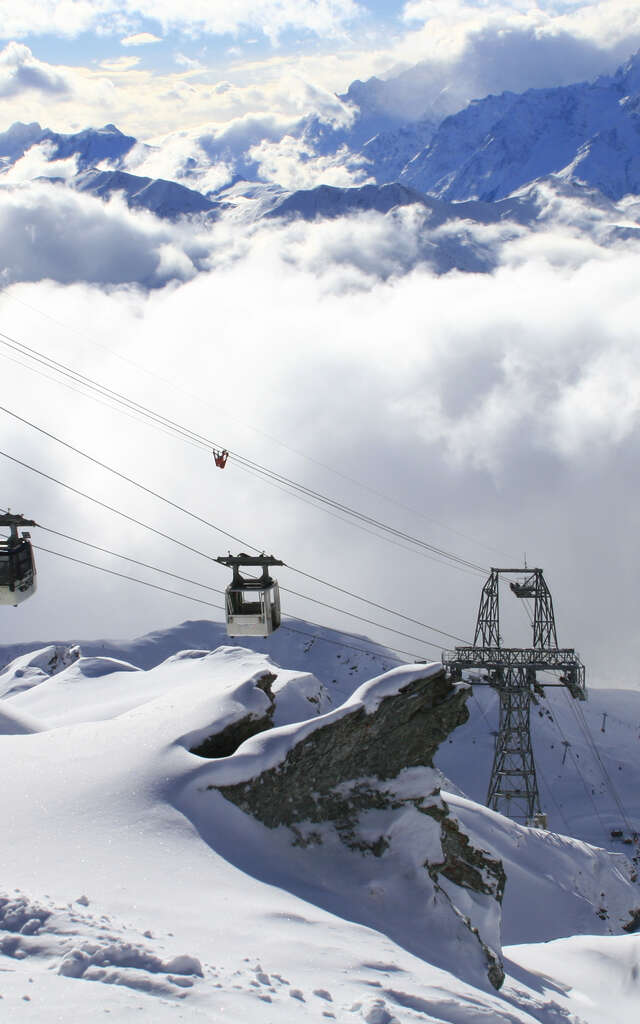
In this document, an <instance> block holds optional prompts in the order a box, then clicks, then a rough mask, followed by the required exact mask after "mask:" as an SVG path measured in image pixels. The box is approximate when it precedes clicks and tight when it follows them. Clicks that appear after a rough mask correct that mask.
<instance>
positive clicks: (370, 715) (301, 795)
mask: <svg viewBox="0 0 640 1024" xmlns="http://www.w3.org/2000/svg"><path fill="white" fill-rule="evenodd" d="M468 692H469V691H468V689H467V688H466V687H464V686H454V685H452V684H451V683H450V682H449V681H448V680H447V679H446V678H445V676H444V674H443V673H442V671H441V670H440V669H439V666H428V667H427V666H424V668H423V670H422V671H420V670H417V666H412V670H411V671H409V670H407V669H404V668H403V669H399V670H394V671H393V672H390V673H387V674H386V675H385V676H381V677H379V679H377V680H373V681H372V682H371V683H369V684H365V685H364V686H363V687H361V688H360V690H358V691H357V692H356V694H354V697H353V698H352V699H351V700H350V701H348V702H347V704H345V705H343V706H342V708H339V709H338V710H337V711H335V712H331V713H330V714H328V715H324V716H322V717H320V718H318V719H317V720H315V721H314V722H309V723H303V724H302V725H301V726H296V727H289V728H288V729H287V730H277V729H276V730H271V731H270V732H269V733H266V734H263V736H262V737H256V738H254V739H253V740H250V741H249V742H248V743H246V744H244V746H242V747H241V748H240V750H239V751H238V755H239V758H240V763H239V767H238V768H234V766H233V765H232V762H233V761H235V760H236V758H234V757H231V758H228V759H227V762H226V765H223V764H220V765H219V767H220V769H221V771H220V772H219V774H220V781H219V783H216V782H215V781H214V782H213V783H210V784H209V785H208V786H207V789H208V790H214V789H215V790H218V791H219V792H220V793H221V794H222V795H223V796H224V797H225V799H226V800H229V801H231V802H232V803H234V804H235V805H236V806H237V807H238V808H240V809H241V810H242V811H243V812H245V814H248V815H250V816H251V817H252V818H253V819H256V820H257V821H259V822H261V823H262V824H263V825H264V826H266V827H267V828H268V829H269V830H272V831H274V832H276V834H277V836H278V839H279V840H283V837H288V838H287V839H286V842H287V843H288V845H289V846H290V847H297V848H298V850H299V857H300V861H299V871H300V876H302V875H305V874H306V875H310V876H311V877H313V879H314V881H315V884H316V885H320V887H321V888H324V890H325V891H326V890H332V897H333V898H332V899H326V900H324V901H323V900H322V899H320V901H319V902H324V903H325V905H326V906H330V907H332V908H333V907H335V906H336V902H335V896H336V895H339V901H338V902H339V904H340V906H341V909H342V911H343V912H346V915H347V916H349V917H352V918H354V919H356V920H360V921H361V922H362V923H363V924H369V925H371V926H374V927H376V928H378V929H379V930H382V931H384V932H386V934H388V935H389V936H390V937H391V938H396V939H397V938H398V936H399V935H401V934H402V941H403V944H404V945H407V944H408V945H409V948H411V951H412V952H415V953H416V954H417V955H420V956H424V957H425V959H429V961H430V962H431V963H436V964H437V965H438V966H442V967H444V968H446V969H448V970H454V971H456V972H457V973H459V974H460V975H461V976H462V977H465V978H468V979H469V980H471V978H473V981H474V983H476V984H477V983H480V984H485V985H486V983H487V980H488V981H489V982H490V983H491V985H493V986H494V987H495V988H498V987H499V986H500V985H501V983H502V980H503V969H502V964H501V960H500V952H499V951H500V904H501V900H502V893H503V889H504V883H505V876H504V871H503V869H502V865H501V863H500V862H499V861H498V860H496V859H495V858H494V857H492V856H490V855H489V854H488V853H486V852H485V851H483V850H481V849H477V848H475V847H474V845H473V844H472V843H471V842H470V841H469V838H468V836H467V835H466V834H465V832H464V830H463V829H462V828H461V827H460V824H459V822H458V821H457V820H456V819H455V817H454V816H453V815H452V814H451V812H450V809H449V807H448V805H447V804H446V802H445V801H444V800H443V799H442V797H441V796H440V790H439V782H440V778H441V777H440V776H439V773H438V772H437V771H436V770H435V769H434V768H433V755H434V753H435V751H436V750H437V748H438V746H439V745H440V743H441V742H442V741H443V740H444V739H445V738H446V737H447V736H448V735H449V733H450V732H451V731H452V730H453V729H455V728H456V727H457V726H458V725H459V724H461V723H462V722H465V721H466V719H467V717H468V712H467V710H466V699H467V696H468ZM252 752H253V753H254V757H252V756H251V755H252ZM363 893H364V894H365V895H364V898H363ZM407 921H409V922H410V927H409V928H407ZM407 934H409V935H410V940H409V942H408V943H407Z"/></svg>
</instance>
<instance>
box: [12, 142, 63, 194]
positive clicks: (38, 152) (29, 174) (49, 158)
mask: <svg viewBox="0 0 640 1024" xmlns="http://www.w3.org/2000/svg"><path fill="white" fill-rule="evenodd" d="M77 171H78V158H77V156H75V155H74V156H70V157H66V158H65V159H62V160H57V159H55V146H54V145H53V143H51V142H42V143H40V144H39V145H35V146H31V147H30V149H28V150H27V151H26V153H25V154H24V156H22V157H20V159H19V160H16V162H15V163H14V164H12V165H11V166H10V167H9V168H8V169H7V170H6V171H4V172H3V173H2V176H1V177H0V184H2V185H9V184H10V185H15V184H19V183H20V182H28V181H32V180H33V179H34V178H38V177H43V178H59V179H61V180H62V181H70V180H71V179H72V178H73V177H74V175H75V174H77Z"/></svg>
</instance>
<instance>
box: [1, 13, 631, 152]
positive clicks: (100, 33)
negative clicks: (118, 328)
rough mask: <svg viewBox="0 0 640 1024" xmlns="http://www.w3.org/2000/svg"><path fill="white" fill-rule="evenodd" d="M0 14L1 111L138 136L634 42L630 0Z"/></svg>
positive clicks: (522, 74)
mask: <svg viewBox="0 0 640 1024" xmlns="http://www.w3.org/2000/svg"><path fill="white" fill-rule="evenodd" d="M0 13H1V15H2V17H1V19H0V26H1V27H0V31H2V32H3V35H4V41H5V44H6V45H5V49H4V51H3V52H2V54H0V125H1V124H2V123H4V124H5V125H8V124H9V123H11V121H12V120H14V119H15V118H20V119H21V120H24V121H27V120H39V121H41V122H43V121H44V122H46V123H47V124H48V125H49V126H51V127H56V128H58V129H60V130H62V129H70V128H78V127H85V126H86V125H87V124H94V125H97V124H101V123H105V122H106V121H109V120H110V121H114V122H116V123H117V124H118V126H119V127H121V128H122V129H123V130H126V131H133V132H134V133H135V134H137V135H141V136H143V137H148V136H150V135H154V134H157V133H162V132H164V131H168V130H172V129H175V128H178V127H181V128H184V127H187V126H190V125H195V124H198V123H201V122H203V121H220V120H227V119H228V118H230V117H234V116H238V115H240V114H243V113H247V112H248V111H255V110H270V111H271V112H272V113H283V114H291V113H300V111H301V110H303V109H308V108H313V106H314V103H317V102H319V95H320V94H321V93H322V91H323V90H328V91H330V92H331V91H338V92H340V91H342V90H344V89H346V88H347V87H348V85H349V83H350V82H351V81H352V80H354V79H356V78H361V79H364V78H367V77H369V76H370V75H372V74H383V75H384V74H386V73H388V72H389V71H390V70H391V69H396V70H397V69H399V68H401V67H404V66H407V65H411V64H414V63H416V62H417V61H421V60H429V61H431V62H432V63H433V64H434V65H435V66H438V67H441V68H442V73H443V80H442V86H443V88H447V83H449V84H450V82H451V79H452V78H455V77H456V76H459V75H464V76H465V79H468V80H469V84H470V89H471V92H472V93H473V92H474V89H473V81H474V78H477V80H478V89H479V91H478V95H484V93H485V92H486V91H487V89H486V88H485V84H486V83H485V81H484V80H485V79H486V78H487V74H488V72H489V79H491V73H490V72H491V70H492V69H493V70H497V72H498V75H497V83H496V87H497V88H504V87H509V88H518V86H519V85H521V86H522V87H527V86H528V85H531V84H538V83H539V82H540V81H541V79H543V80H544V84H556V83H557V82H560V81H571V80H575V79H579V78H583V77H590V76H592V75H595V74H598V73H599V72H601V71H604V70H608V69H613V67H615V65H616V64H617V63H619V61H620V60H622V59H624V58H625V57H627V56H628V55H629V54H630V53H631V52H632V51H634V50H636V49H637V48H638V47H639V46H640V7H639V6H638V4H637V2H636V0H597V2H596V0H540V2H538V3H532V2H531V0H510V2H509V0H505V2H495V0H410V2H406V3H401V2H398V0H229V2H225V3H222V2H220V3H219V2H217V0H193V2H191V3H189V4H184V3H183V2H182V0H66V2H64V3H61V2H59V0H30V2H29V3H24V4H16V3H14V2H13V0H0ZM503 73H504V75H506V78H507V80H508V85H507V86H502V85H501V84H500V75H501V74H503ZM483 90H484V91H483Z"/></svg>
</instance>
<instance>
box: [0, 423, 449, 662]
mask: <svg viewBox="0 0 640 1024" xmlns="http://www.w3.org/2000/svg"><path fill="white" fill-rule="evenodd" d="M0 410H2V411H3V412H7V413H8V414H9V415H10V416H12V417H14V418H15V419H17V420H19V421H20V422H22V423H25V424H26V425H27V426H30V427H33V428H34V429H35V430H37V431H38V432H39V433H42V434H44V435H45V436H46V437H49V438H51V439H52V440H54V441H57V442H58V443H59V444H61V445H63V446H64V447H65V448H68V449H69V450H70V451H73V452H74V453H76V454H78V455H81V456H82V457H83V458H86V459H88V460H89V461H90V462H93V463H94V464H96V465H98V466H99V467H100V468H102V469H105V470H107V471H108V472H111V473H114V474H115V475H116V476H118V477H119V478H120V479H123V480H125V481H127V483H130V484H133V485H134V486H135V487H139V488H140V489H141V490H143V491H144V492H146V493H147V494H151V495H152V496H153V497H155V498H157V499H158V500H160V501H163V502H165V503H166V504H167V505H169V506H170V507H172V508H174V509H177V510H178V511H180V512H183V513H184V514H185V515H188V516H190V517H191V518H193V519H195V520H196V521H197V522H200V523H202V524H203V525H205V526H208V527H210V528H211V529H213V530H216V531H217V532H218V533H222V534H223V535H224V536H225V537H227V538H230V539H231V540H235V541H236V542H237V543H239V544H241V545H243V547H245V548H247V547H248V548H250V549H251V550H252V551H256V552H258V548H256V547H255V546H254V545H253V544H249V543H248V542H247V541H244V540H241V539H240V538H239V537H236V536H234V535H233V534H231V533H228V532H227V531H226V530H223V529H222V528H221V527H218V526H215V525H214V524H213V523H210V522H209V521H208V520H206V519H204V518H203V517H202V516H199V515H197V513H195V512H192V511H190V510H189V509H186V508H184V507H183V506H181V505H178V504H177V503H176V502H173V501H171V500H170V499H169V498H166V497H164V496H163V495H161V494H159V493H158V492H157V491H153V490H151V489H150V488H148V487H146V486H145V485H144V484H141V483H139V482H137V481H135V480H133V479H132V477H129V476H126V475H125V474H124V473H120V472H119V471H118V470H116V469H113V468H112V467H111V466H107V465H106V463H104V462H101V461H100V460H99V459H95V458H94V457H93V456H91V455H88V454H87V453H86V452H83V451H81V450H80V449H79V448H76V447H74V445H71V444H69V443H68V442H66V441H63V440H61V439H60V438H58V437H56V436H55V434H51V433H50V432H49V431H47V430H44V428H42V427H38V426H36V425H35V424H33V423H30V421H29V420H26V419H24V418H23V417H22V416H18V414H17V413H15V412H12V411H11V410H9V409H6V408H5V407H4V406H1V405H0ZM0 454H2V455H5V456H6V457H8V458H13V457H12V456H9V455H8V454H7V453H6V452H1V451H0ZM13 461H14V462H18V463H19V464H20V465H23V466H26V468H28V469H32V468H33V467H31V466H27V464H26V463H24V462H21V461H20V460H19V459H13ZM37 472H39V473H40V474H41V475H42V476H45V477H48V479H51V480H54V479H55V478H53V477H50V476H49V475H48V474H46V473H42V472H41V471H39V470H38V471H37ZM55 482H56V483H60V481H58V480H55ZM63 486H67V487H68V485H63ZM69 489H70V490H74V488H69ZM76 493H82V492H76ZM83 497H89V495H86V494H83ZM102 504H103V507H105V508H109V510H110V511H114V509H113V508H112V507H111V506H107V505H106V504H104V503H102ZM119 514H122V515H124V513H119ZM125 518H128V517H126V516H125ZM154 532H159V531H154ZM164 536H166V535H164ZM191 550H194V549H191ZM197 553H199V554H200V553H201V552H197ZM287 568H289V569H291V570H292V571H293V572H296V573H298V574H299V575H301V576H304V577H305V578H307V579H310V580H313V581H314V582H316V583H320V584H322V585H324V586H327V587H330V588H331V589H333V590H337V591H338V592H339V593H343V594H345V595H347V596H348V597H353V598H355V599H356V600H360V601H363V602H364V603H365V604H370V605H372V606H374V607H378V608H380V609H381V610H383V611H386V612H390V613H391V614H394V615H396V616H398V617H399V618H402V619H406V620H407V621H412V622H414V623H416V624H419V625H421V626H422V627H423V628H425V629H430V630H432V631H433V632H436V633H439V634H441V635H442V636H447V637H450V638H451V639H454V640H460V639H461V638H460V637H457V636H455V635H454V634H451V633H448V632H447V631H445V630H441V629H439V628H437V627H435V626H431V625H429V624H428V623H423V622H420V623H418V620H416V619H410V618H409V616H405V615H403V614H402V613H400V612H395V611H393V610H392V609H390V608H385V607H384V606H382V605H379V604H377V602H374V601H370V600H369V599H368V598H364V597H362V596H361V595H359V594H355V593H353V592H352V591H348V590H346V589H344V588H343V587H339V586H337V585H336V584H333V583H330V582H329V581H328V580H322V579H320V577H317V576H313V575H312V574H310V573H307V572H304V570H302V569H298V568H297V567H295V566H291V565H287ZM462 642H463V643H466V641H464V640H463V641H462Z"/></svg>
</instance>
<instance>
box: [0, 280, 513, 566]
mask: <svg viewBox="0 0 640 1024" xmlns="http://www.w3.org/2000/svg"><path fill="white" fill-rule="evenodd" d="M4 297H5V298H7V297H8V298H11V299H13V300H14V301H16V302H22V304H23V305H25V306H26V307H27V308H29V309H33V310H35V311H36V312H38V313H40V314H41V315H42V316H46V317H47V318H48V319H50V320H52V321H53V322H54V323H57V324H59V326H61V327H65V325H64V324H61V323H60V321H58V320H55V318H54V317H51V316H50V315H49V314H47V313H44V312H43V311H42V310H38V309H37V307H35V306H30V305H29V303H25V302H23V300H21V299H18V298H17V297H16V296H13V295H11V296H7V295H6V293H5V296H4ZM69 329H71V330H73V328H68V327H65V330H69ZM74 333H76V334H78V336H79V337H83V338H85V335H84V334H82V335H81V334H80V332H78V331H74ZM2 337H4V338H6V339H10V340H11V341H12V342H13V343H14V344H17V345H21V346H22V347H23V348H25V349H29V346H27V345H24V343H23V342H18V341H17V339H15V338H11V337H10V335H7V334H4V333H3V332H2V331H0V338H2ZM94 343H95V344H97V345H98V346H99V347H100V348H102V349H103V350H105V351H106V352H109V353H110V354H111V355H114V356H116V358H118V359H121V360H122V361H123V362H125V363H128V364H129V365H131V366H135V367H136V368H137V369H139V370H142V371H143V372H144V373H146V374H147V375H148V376H151V377H153V378H155V379H156V380H159V381H161V382H162V383H164V384H167V385H168V386H169V387H171V388H173V389H174V390H177V391H180V392H182V394H184V395H186V396H187V397H188V398H191V399H195V400H196V401H198V402H200V403H201V404H202V405H203V406H204V407H205V408H209V404H208V403H207V402H204V401H203V400H202V399H201V398H200V397H199V396H198V395H194V394H193V392H189V391H187V390H186V389H185V388H182V387H180V386H178V385H176V383H175V381H171V380H169V379H168V378H166V377H162V376H161V375H160V374H157V373H154V372H153V371H152V370H149V369H148V368H147V367H145V366H143V365H142V364H140V363H137V362H135V361H134V360H132V359H129V358H127V357H126V356H123V355H122V354H121V353H118V352H115V351H114V350H113V349H111V348H109V347H108V346H106V345H102V344H101V343H100V342H94ZM31 351H32V352H38V350H37V349H31ZM39 354H40V355H43V353H39ZM45 358H47V357H45ZM58 365H60V366H63V364H61V363H60V364H58ZM87 379H88V378H87ZM226 415H229V414H228V413H226ZM231 418H233V417H231ZM236 422H238V421H236ZM243 422H244V421H243ZM244 425H245V426H249V428H250V429H251V430H253V431H254V433H258V434H260V435H261V436H263V437H266V438H268V439H269V440H271V441H275V443H276V444H278V445H280V446H281V447H283V448H284V449H285V450H287V451H290V452H292V453H293V454H294V455H297V456H299V457H300V458H303V459H306V460H307V461H309V462H311V463H313V464H315V465H317V466H320V467H322V468H323V469H325V470H327V471H328V472H330V473H333V474H334V475H335V476H338V477H340V478H341V479H343V480H346V481H348V482H349V483H353V484H356V486H358V487H361V488H362V489H363V490H365V491H368V492H369V493H370V494H374V495H376V496H377V497H380V498H382V499H383V500H384V501H387V502H389V503H391V504H393V505H396V506H397V507H398V508H402V509H404V510H405V511H407V512H411V513H412V514H413V515H417V516H419V517H420V518H421V519H424V520H425V522H429V523H433V524H434V525H435V526H438V527H439V528H440V529H444V530H448V531H449V532H450V533H452V534H454V535H455V536H458V537H460V538H462V539H464V540H467V541H470V542H471V543H472V544H478V545H479V546H480V547H483V548H485V549H486V550H487V551H493V552H494V553H496V554H504V555H506V553H505V552H503V551H500V550H499V549H498V548H495V547H493V546H492V545H489V544H486V543H485V542H484V541H479V540H477V539H476V538H474V537H471V536H469V535H468V534H466V533H463V532H462V531H460V530H456V529H454V528H453V527H451V526H448V525H447V524H446V523H441V522H439V520H437V519H433V518H432V517H431V516H427V515H425V514H424V512H420V511H419V510H418V509H415V508H413V507H412V506H411V505H407V504H405V503H404V502H400V501H398V500H397V499H396V498H392V497H391V496H390V495H388V494H384V493H383V492H382V491H379V490H377V489H376V488H373V487H370V486H369V485H368V484H365V483H364V482H363V481H361V480H358V479H356V478H355V477H352V476H349V475H348V474H347V473H342V472H341V471H340V470H338V469H336V468H335V466H331V465H328V464H327V463H325V462H322V461H321V460H320V459H316V458H314V457H313V456H311V455H307V454H306V453H305V452H302V451H300V450H299V449H296V448H293V447H292V446H290V445H288V444H286V442H284V441H282V440H281V439H280V438H277V437H275V436H274V435H273V434H269V433H267V432H265V431H263V430H260V429H259V428H257V427H254V426H253V425H252V424H250V423H249V424H247V423H246V422H244ZM508 557H509V558H510V556H508Z"/></svg>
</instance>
